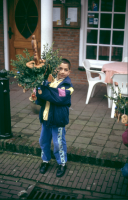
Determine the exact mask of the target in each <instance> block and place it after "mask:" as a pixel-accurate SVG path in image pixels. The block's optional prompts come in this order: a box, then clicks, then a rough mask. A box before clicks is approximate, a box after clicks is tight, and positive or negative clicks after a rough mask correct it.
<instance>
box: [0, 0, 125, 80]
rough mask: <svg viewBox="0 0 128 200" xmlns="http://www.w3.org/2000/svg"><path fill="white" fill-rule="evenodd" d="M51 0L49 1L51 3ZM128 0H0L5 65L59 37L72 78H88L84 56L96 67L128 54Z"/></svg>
mask: <svg viewBox="0 0 128 200" xmlns="http://www.w3.org/2000/svg"><path fill="white" fill-rule="evenodd" d="M46 2H47V3H46ZM127 13H128V0H122V1H120V0H107V1H106V0H94V1H93V0H53V1H52V0H47V1H45V0H30V1H29V0H28V1H25V0H9V1H8V0H0V69H6V70H10V69H11V66H10V59H15V55H16V54H22V53H23V50H24V48H27V49H28V50H29V52H30V54H33V52H32V48H31V36H32V35H33V34H35V35H36V39H37V41H38V47H39V51H40V52H41V51H42V50H43V45H44V44H45V43H46V42H47V43H49V44H50V45H51V44H52V42H54V49H59V50H60V51H59V54H60V55H61V56H62V57H63V58H67V59H69V60H70V62H71V65H72V73H71V76H70V77H71V79H72V82H73V83H85V82H86V81H87V80H86V75H85V73H83V67H82V66H83V60H84V59H88V60H89V61H90V63H91V66H92V67H93V68H97V67H98V68H102V66H103V64H104V63H109V62H116V61H118V62H121V61H122V60H123V58H124V57H126V56H128V20H127V19H128V14H127Z"/></svg>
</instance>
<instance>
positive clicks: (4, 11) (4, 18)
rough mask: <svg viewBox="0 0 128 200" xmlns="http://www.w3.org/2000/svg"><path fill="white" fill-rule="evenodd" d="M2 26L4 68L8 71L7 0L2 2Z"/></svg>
mask: <svg viewBox="0 0 128 200" xmlns="http://www.w3.org/2000/svg"><path fill="white" fill-rule="evenodd" d="M3 26H4V66H5V69H6V70H7V71H8V70H9V41H8V12H7V0H3Z"/></svg>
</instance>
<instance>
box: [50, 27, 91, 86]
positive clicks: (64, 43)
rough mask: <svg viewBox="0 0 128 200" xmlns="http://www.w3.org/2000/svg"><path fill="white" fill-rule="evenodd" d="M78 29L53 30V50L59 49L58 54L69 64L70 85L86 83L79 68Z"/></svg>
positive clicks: (83, 74)
mask: <svg viewBox="0 0 128 200" xmlns="http://www.w3.org/2000/svg"><path fill="white" fill-rule="evenodd" d="M79 37H80V30H79V29H68V28H53V41H54V49H59V50H60V51H59V54H60V56H62V57H63V58H67V59H68V60H69V61H70V62H71V75H70V78H71V80H72V83H85V82H87V78H86V73H85V71H80V70H78V67H79Z"/></svg>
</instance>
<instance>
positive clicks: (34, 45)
mask: <svg viewBox="0 0 128 200" xmlns="http://www.w3.org/2000/svg"><path fill="white" fill-rule="evenodd" d="M31 44H32V49H33V53H34V60H32V61H30V62H27V63H26V66H27V67H29V68H33V66H34V67H37V68H40V67H42V66H43V65H44V63H45V60H42V59H39V55H38V44H37V41H36V37H35V35H32V41H31Z"/></svg>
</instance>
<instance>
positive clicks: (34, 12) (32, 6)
mask: <svg viewBox="0 0 128 200" xmlns="http://www.w3.org/2000/svg"><path fill="white" fill-rule="evenodd" d="M27 14H28V16H38V11H37V7H36V4H35V3H34V1H31V4H30V6H29V7H28V12H27Z"/></svg>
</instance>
